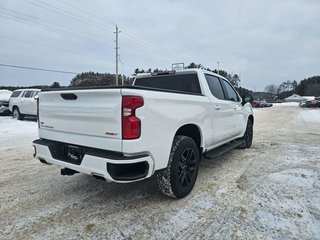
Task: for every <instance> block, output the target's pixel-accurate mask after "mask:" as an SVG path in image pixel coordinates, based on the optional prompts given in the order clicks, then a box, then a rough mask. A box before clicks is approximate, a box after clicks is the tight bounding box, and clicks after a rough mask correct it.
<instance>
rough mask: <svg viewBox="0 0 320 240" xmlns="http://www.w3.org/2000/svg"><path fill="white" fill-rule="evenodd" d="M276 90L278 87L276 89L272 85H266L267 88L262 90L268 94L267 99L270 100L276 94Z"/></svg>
mask: <svg viewBox="0 0 320 240" xmlns="http://www.w3.org/2000/svg"><path fill="white" fill-rule="evenodd" d="M277 89H278V87H277V86H276V85H274V84H269V85H267V86H266V87H265V88H264V91H265V92H267V93H269V98H270V99H273V98H274V96H275V95H276V93H277Z"/></svg>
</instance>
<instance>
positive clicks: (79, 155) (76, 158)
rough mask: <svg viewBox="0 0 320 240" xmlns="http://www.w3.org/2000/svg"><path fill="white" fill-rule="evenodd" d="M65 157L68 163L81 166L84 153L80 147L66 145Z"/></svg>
mask: <svg viewBox="0 0 320 240" xmlns="http://www.w3.org/2000/svg"><path fill="white" fill-rule="evenodd" d="M65 157H66V160H67V161H68V162H70V163H74V164H78V165H80V164H81V161H82V159H83V157H84V151H83V149H81V148H80V147H78V146H74V145H66V152H65Z"/></svg>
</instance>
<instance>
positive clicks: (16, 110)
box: [12, 107, 22, 120]
mask: <svg viewBox="0 0 320 240" xmlns="http://www.w3.org/2000/svg"><path fill="white" fill-rule="evenodd" d="M12 116H13V118H14V119H17V120H21V119H22V115H21V113H20V111H19V108H17V107H15V108H14V109H13V113H12Z"/></svg>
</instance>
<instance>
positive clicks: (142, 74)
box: [136, 68, 227, 80]
mask: <svg viewBox="0 0 320 240" xmlns="http://www.w3.org/2000/svg"><path fill="white" fill-rule="evenodd" d="M194 72H197V73H198V72H200V73H207V74H211V75H214V76H216V77H219V78H223V79H226V78H225V77H223V76H221V75H219V74H217V73H214V72H211V71H208V70H205V69H201V68H187V69H183V70H179V71H163V72H158V74H157V73H155V75H162V74H163V75H165V74H166V73H167V74H183V73H194ZM153 74H154V73H138V74H137V75H136V77H146V76H150V75H153ZM226 80H227V79H226Z"/></svg>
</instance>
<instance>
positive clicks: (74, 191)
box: [0, 104, 320, 239]
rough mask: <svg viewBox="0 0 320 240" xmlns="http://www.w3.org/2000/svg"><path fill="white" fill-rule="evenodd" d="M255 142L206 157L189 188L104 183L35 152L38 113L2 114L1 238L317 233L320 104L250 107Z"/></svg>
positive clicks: (275, 236)
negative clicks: (182, 193) (174, 193)
mask: <svg viewBox="0 0 320 240" xmlns="http://www.w3.org/2000/svg"><path fill="white" fill-rule="evenodd" d="M254 113H255V126H254V127H255V128H254V142H253V146H252V148H251V149H248V150H240V149H235V150H233V151H232V152H230V153H228V154H226V155H224V156H223V157H221V158H220V159H212V160H203V161H202V162H201V167H200V172H199V177H198V180H197V183H196V186H195V188H194V190H193V191H192V193H191V194H190V195H189V196H187V197H186V198H184V199H181V200H173V199H169V198H167V197H165V196H163V195H162V194H161V193H160V192H159V191H158V188H157V185H156V181H155V179H154V178H151V179H148V180H145V181H142V182H137V183H132V184H113V183H112V184H110V183H106V182H103V181H99V180H96V179H94V178H93V177H90V176H86V175H83V174H76V175H74V176H70V177H63V176H61V175H60V169H59V168H58V167H56V166H48V165H44V164H41V163H40V162H39V161H38V160H36V159H34V158H33V157H32V153H33V149H32V145H31V142H32V140H34V139H36V138H37V123H36V122H35V121H30V120H29V121H15V120H13V119H11V118H10V117H0V136H1V137H0V169H1V175H0V239H83V238H90V239H150V238H151V239H320V109H314V110H313V109H302V108H299V107H298V106H297V104H275V106H273V107H271V108H264V109H256V110H255V111H254Z"/></svg>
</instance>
